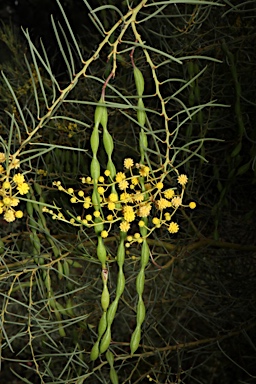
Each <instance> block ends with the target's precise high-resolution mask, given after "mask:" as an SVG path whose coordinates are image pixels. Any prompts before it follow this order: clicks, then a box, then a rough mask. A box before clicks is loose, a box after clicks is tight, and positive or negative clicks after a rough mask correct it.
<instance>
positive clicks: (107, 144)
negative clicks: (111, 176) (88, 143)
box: [103, 128, 114, 156]
mask: <svg viewBox="0 0 256 384" xmlns="http://www.w3.org/2000/svg"><path fill="white" fill-rule="evenodd" d="M103 144H104V148H105V150H106V153H107V155H108V156H111V155H112V152H113V149H114V143H113V139H112V136H111V135H110V133H109V132H108V131H107V129H106V128H105V129H104V130H103Z"/></svg>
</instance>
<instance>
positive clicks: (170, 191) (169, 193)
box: [164, 189, 175, 199]
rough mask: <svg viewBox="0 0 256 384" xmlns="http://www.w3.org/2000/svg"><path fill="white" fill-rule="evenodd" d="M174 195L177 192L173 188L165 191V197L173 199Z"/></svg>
mask: <svg viewBox="0 0 256 384" xmlns="http://www.w3.org/2000/svg"><path fill="white" fill-rule="evenodd" d="M174 195H175V192H174V190H173V189H167V190H166V191H164V197H165V198H166V199H172V198H173V196H174Z"/></svg>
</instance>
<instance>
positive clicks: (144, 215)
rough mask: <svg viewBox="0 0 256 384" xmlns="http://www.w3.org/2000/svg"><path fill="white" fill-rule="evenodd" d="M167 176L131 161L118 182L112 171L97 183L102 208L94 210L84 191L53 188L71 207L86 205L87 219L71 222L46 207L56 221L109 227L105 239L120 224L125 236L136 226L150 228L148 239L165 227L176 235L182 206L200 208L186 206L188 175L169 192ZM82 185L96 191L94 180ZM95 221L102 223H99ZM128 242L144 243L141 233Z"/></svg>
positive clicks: (86, 179)
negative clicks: (174, 218) (175, 218)
mask: <svg viewBox="0 0 256 384" xmlns="http://www.w3.org/2000/svg"><path fill="white" fill-rule="evenodd" d="M175 171H176V170H175ZM176 173H177V171H176ZM166 176H167V174H165V173H163V170H162V168H159V169H157V170H151V169H150V168H149V167H148V166H145V165H143V164H135V165H134V161H133V159H131V158H127V159H125V160H124V171H123V172H118V173H117V174H116V176H115V179H114V180H113V179H112V178H111V175H110V171H109V170H108V169H107V170H105V172H104V175H101V176H100V177H99V179H98V180H97V191H98V195H99V197H100V198H99V203H100V204H99V205H100V208H99V207H97V208H96V209H95V208H94V206H93V203H92V199H91V196H90V195H87V194H86V193H85V191H84V190H83V189H81V190H79V191H76V192H75V191H74V189H73V188H68V189H65V188H64V187H63V186H62V185H61V182H60V181H55V182H54V183H53V184H54V185H55V186H56V187H57V188H58V189H59V191H63V192H65V193H67V194H68V195H69V196H70V201H71V203H73V204H76V203H81V204H82V205H83V208H84V212H85V213H84V215H83V216H77V217H74V216H73V217H72V218H71V219H70V220H67V219H66V218H65V217H64V215H63V214H62V213H61V212H60V209H58V208H57V212H53V211H52V210H49V209H48V208H46V207H45V208H44V211H45V212H48V213H50V214H51V215H52V217H53V219H59V220H62V221H65V222H70V223H71V224H72V225H75V226H80V225H85V226H87V227H92V226H96V225H98V224H99V223H101V224H102V223H103V224H107V225H108V230H104V231H102V233H101V235H102V237H104V238H105V237H107V236H108V234H109V231H110V229H111V227H112V225H113V224H114V223H118V224H119V229H120V230H121V231H122V232H128V231H129V229H130V228H131V224H133V223H136V224H137V225H138V226H139V227H143V226H146V227H147V229H148V232H147V236H149V235H150V234H151V233H152V232H153V231H154V230H155V229H156V228H160V227H162V226H165V227H166V228H167V230H168V231H169V232H170V233H172V234H173V233H177V232H178V231H179V225H178V224H177V223H176V222H175V221H173V216H174V214H175V212H176V211H177V209H178V208H180V207H181V206H183V207H185V206H189V207H190V208H191V209H194V208H195V207H196V204H195V203H194V202H191V203H190V204H189V205H184V204H183V203H182V200H183V195H184V191H185V186H186V184H187V182H188V178H187V176H186V175H184V174H181V175H179V174H178V173H177V176H176V177H175V179H174V178H172V183H173V184H174V186H173V187H171V188H165V185H164V181H165V178H166ZM81 181H82V184H85V185H87V188H86V190H92V189H93V188H92V185H95V183H94V180H92V179H91V177H82V178H81ZM88 187H89V188H88ZM90 187H91V188H90ZM95 218H98V219H97V220H95ZM99 218H100V220H99ZM127 239H128V241H134V240H135V239H136V241H138V242H140V241H142V240H140V234H139V233H137V234H135V235H134V236H128V238H127Z"/></svg>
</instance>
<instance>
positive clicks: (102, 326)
mask: <svg viewBox="0 0 256 384" xmlns="http://www.w3.org/2000/svg"><path fill="white" fill-rule="evenodd" d="M106 329H107V312H103V314H102V316H101V319H100V322H99V325H98V338H99V339H100V338H101V336H102V335H103V334H104V332H105V331H106Z"/></svg>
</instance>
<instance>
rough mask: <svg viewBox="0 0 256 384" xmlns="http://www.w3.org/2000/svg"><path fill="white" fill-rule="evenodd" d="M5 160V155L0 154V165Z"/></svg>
mask: <svg viewBox="0 0 256 384" xmlns="http://www.w3.org/2000/svg"><path fill="white" fill-rule="evenodd" d="M5 160H6V157H5V153H3V152H0V163H4V162H5Z"/></svg>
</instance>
